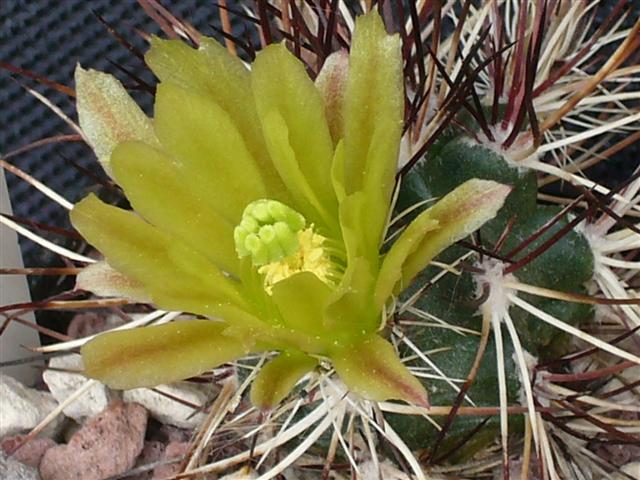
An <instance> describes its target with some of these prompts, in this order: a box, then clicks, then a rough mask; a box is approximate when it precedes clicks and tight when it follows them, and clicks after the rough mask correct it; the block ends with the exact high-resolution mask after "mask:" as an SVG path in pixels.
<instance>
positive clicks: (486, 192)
mask: <svg viewBox="0 0 640 480" xmlns="http://www.w3.org/2000/svg"><path fill="white" fill-rule="evenodd" d="M509 193H511V187H509V186H507V185H502V184H501V183H497V182H494V181H491V180H480V179H477V178H474V179H471V180H467V181H466V182H464V183H463V184H462V185H460V186H459V187H457V188H456V189H455V190H453V191H452V192H450V193H448V194H447V195H445V196H444V197H443V198H442V199H440V201H438V202H437V203H436V204H435V205H433V206H432V207H430V208H429V209H427V210H425V211H424V212H422V213H421V214H420V215H419V216H418V217H417V218H416V219H415V220H414V222H420V223H423V222H427V220H426V219H427V218H431V219H433V220H435V221H436V222H438V228H437V229H435V230H431V231H427V232H425V235H424V237H423V238H422V239H421V240H420V243H419V245H418V247H417V248H416V249H415V250H414V251H413V253H411V254H410V255H409V256H408V257H407V258H406V260H405V262H404V264H403V265H402V277H401V278H400V279H398V280H399V281H400V283H399V284H398V285H397V286H396V288H397V289H402V288H405V287H406V286H407V285H409V282H410V281H411V279H412V278H413V277H415V276H416V275H417V274H418V273H419V272H420V271H421V270H422V269H423V268H425V267H426V266H427V265H428V264H429V262H430V261H431V260H432V259H433V258H434V257H435V256H436V255H438V254H439V253H440V252H442V251H443V250H444V249H445V248H447V247H448V246H450V245H452V244H453V243H455V242H457V241H458V240H461V239H463V238H464V237H466V236H467V235H469V234H471V233H472V232H474V231H475V230H477V229H478V228H480V227H481V226H482V225H483V224H484V223H485V222H487V221H489V220H491V219H492V218H494V217H495V216H496V214H497V213H498V210H500V208H502V205H503V204H504V201H505V199H506V198H507V196H508V195H509ZM408 235H410V233H409V234H408ZM408 239H409V237H406V238H403V236H401V237H400V238H399V239H398V242H397V245H398V247H397V248H404V247H403V243H404V242H405V241H406V240H408ZM394 248H396V247H395V244H394V246H393V247H392V248H391V251H390V252H389V253H390V254H391V253H392V251H393V249H394ZM385 281H386V280H383V278H382V277H380V280H379V282H385ZM379 288H380V290H378V289H377V291H376V293H377V298H378V301H380V302H384V299H383V298H382V297H384V295H385V293H384V292H385V291H386V290H388V288H387V287H384V286H383V285H382V283H379Z"/></svg>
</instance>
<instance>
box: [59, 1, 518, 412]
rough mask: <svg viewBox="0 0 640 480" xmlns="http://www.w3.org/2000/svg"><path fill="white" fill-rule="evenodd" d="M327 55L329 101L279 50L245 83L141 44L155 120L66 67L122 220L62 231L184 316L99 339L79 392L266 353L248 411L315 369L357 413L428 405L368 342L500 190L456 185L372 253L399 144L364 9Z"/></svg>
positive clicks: (493, 205) (103, 208)
mask: <svg viewBox="0 0 640 480" xmlns="http://www.w3.org/2000/svg"><path fill="white" fill-rule="evenodd" d="M336 55H338V56H337V57H335V58H334V61H332V62H327V63H328V64H331V68H334V67H335V64H336V63H340V64H341V68H342V70H341V72H346V73H345V74H344V75H339V76H335V78H339V80H340V81H339V82H338V83H337V84H334V85H329V86H328V87H327V82H331V78H329V77H331V75H323V74H321V75H320V77H319V79H322V83H323V85H322V86H321V85H320V84H319V82H316V83H315V84H314V82H313V81H312V80H311V79H310V77H309V76H308V74H307V72H306V71H305V67H304V65H303V64H302V63H301V61H299V60H298V59H297V58H295V57H294V55H292V54H291V53H290V52H289V51H288V50H287V48H286V47H285V46H284V45H283V44H275V45H270V46H268V47H266V48H265V49H264V50H263V51H262V52H260V53H259V54H258V55H257V58H256V60H255V62H254V63H253V64H252V66H251V69H250V70H249V69H247V68H246V67H245V65H244V64H243V63H242V62H241V61H240V60H239V59H238V58H236V57H234V56H232V55H230V54H229V53H228V52H227V51H226V50H225V49H224V48H222V47H221V46H219V45H218V44H217V43H216V42H214V41H213V40H210V39H203V40H202V43H201V45H200V47H199V48H198V49H193V48H191V47H189V46H188V45H186V44H184V43H182V42H180V41H177V40H160V39H157V38H154V39H153V40H152V42H151V49H150V51H149V52H148V54H147V56H146V60H147V63H148V64H149V66H150V67H151V69H152V70H153V71H154V73H155V74H156V75H157V76H158V77H159V79H160V84H159V85H158V88H157V94H156V100H155V115H154V118H153V120H151V119H148V118H147V117H146V116H145V115H144V114H143V113H142V112H141V110H140V109H139V108H138V107H137V106H136V105H135V103H133V101H132V100H131V99H130V98H129V97H128V96H127V94H126V92H125V91H124V89H123V88H122V86H121V85H119V84H118V82H117V81H116V80H115V79H114V78H113V77H110V76H108V75H106V74H103V73H99V72H94V71H86V70H82V69H81V68H80V67H79V68H78V70H77V72H76V81H77V93H78V111H79V116H80V125H81V127H82V129H83V132H84V134H85V137H86V138H87V140H88V142H89V144H90V145H91V146H92V147H93V149H94V150H95V151H96V153H97V154H98V155H99V159H100V161H101V162H102V163H103V165H104V166H105V170H107V172H108V173H109V174H110V175H112V176H113V178H114V180H115V181H116V182H117V183H118V184H119V185H120V186H121V187H122V188H123V190H124V192H125V194H126V196H127V198H128V200H129V202H130V203H131V205H132V207H133V210H124V209H120V208H116V207H114V206H111V205H107V204H105V203H103V202H102V201H100V200H99V199H98V198H97V197H95V196H94V195H90V196H89V197H87V198H85V199H84V200H82V201H81V202H79V203H78V204H76V205H75V207H74V209H73V210H72V212H71V220H72V222H73V224H74V226H75V227H76V228H77V230H78V231H79V232H80V233H81V234H82V235H83V236H84V237H85V238H86V239H87V241H88V242H89V243H91V244H92V245H93V246H94V247H95V248H97V249H98V250H99V251H100V252H101V253H102V254H103V255H104V257H105V261H106V262H107V264H108V268H110V269H113V271H115V272H117V273H118V274H119V275H122V276H124V277H126V278H127V279H128V282H123V284H126V285H133V286H135V291H137V292H143V293H144V297H145V298H146V299H147V300H148V299H150V300H151V302H152V303H153V304H155V305H157V306H158V307H160V308H162V309H166V310H176V311H183V312H189V313H192V314H195V315H197V317H198V319H189V320H179V321H175V322H172V323H168V324H164V325H159V326H149V327H143V328H137V329H132V330H124V331H119V332H110V333H105V334H102V335H100V336H98V337H97V338H95V339H94V340H92V341H90V342H88V343H87V344H86V345H84V347H83V348H82V356H83V360H84V364H85V373H86V374H87V375H88V376H90V377H93V378H96V379H98V380H100V381H102V382H104V383H106V384H107V385H109V386H111V387H113V388H119V389H127V388H134V387H141V386H152V385H157V384H160V383H169V382H172V381H176V380H180V379H184V378H188V377H190V376H194V375H198V374H200V373H202V372H204V371H206V370H209V369H212V368H214V367H216V366H219V365H221V364H223V363H225V362H229V361H233V360H235V359H238V358H241V357H242V356H244V355H246V354H248V353H251V352H277V355H276V356H275V358H273V359H272V360H270V361H269V362H268V363H267V364H266V365H264V366H263V367H262V369H261V370H260V372H259V373H258V375H257V377H256V379H255V380H254V383H253V386H252V391H251V398H252V400H253V402H254V403H255V404H256V405H257V406H259V407H260V408H263V409H268V408H271V407H273V406H274V405H275V404H277V403H278V402H279V401H280V400H282V399H283V398H284V397H286V395H287V394H288V393H289V391H290V390H291V388H292V387H293V386H294V385H295V384H296V383H297V382H298V381H299V380H300V379H301V378H302V377H303V376H304V375H305V374H307V373H308V372H310V371H312V370H313V369H314V368H316V367H317V366H318V365H319V362H327V363H325V364H326V365H331V366H332V367H333V368H334V369H335V371H336V373H337V374H338V375H339V377H340V378H341V379H342V381H343V382H344V383H345V384H346V385H347V386H348V387H349V389H350V390H351V391H352V392H354V393H356V394H359V395H361V396H363V397H364V398H367V399H371V400H386V399H397V400H404V401H407V402H410V403H414V404H419V405H423V406H425V405H428V400H427V394H426V391H425V389H424V387H423V386H422V384H421V383H420V382H419V381H418V380H417V379H416V378H415V377H414V376H413V375H412V374H411V373H410V372H409V370H408V369H407V368H406V367H405V366H404V365H403V363H402V362H401V360H400V358H399V357H398V355H397V352H396V350H395V348H394V347H393V345H392V344H391V343H390V342H388V341H387V340H386V339H385V338H384V330H383V328H384V326H385V324H386V321H387V318H388V316H389V310H390V306H391V305H392V304H393V298H394V296H395V295H397V294H398V293H400V292H401V291H402V289H403V288H404V287H406V286H408V285H409V282H410V281H411V279H412V278H413V277H414V276H415V275H416V274H417V273H418V272H420V270H422V269H423V268H424V267H426V266H427V264H428V263H429V262H430V260H432V259H433V257H434V256H435V255H437V254H438V253H439V252H441V251H442V250H443V249H445V248H446V247H447V246H449V245H451V244H452V243H453V242H455V241H457V240H459V239H461V238H463V237H465V236H467V235H468V234H470V233H471V232H472V231H473V230H475V229H477V228H478V227H480V226H481V225H482V224H483V223H484V222H485V221H487V220H489V219H490V218H493V217H494V216H495V214H496V212H497V211H498V209H499V208H500V207H501V206H502V204H503V202H504V200H505V198H506V196H507V195H508V194H509V191H510V188H509V187H506V186H504V185H501V184H498V183H495V182H492V181H487V180H470V181H468V182H466V183H464V184H463V185H461V186H459V187H458V188H457V189H456V190H454V191H453V192H451V193H449V194H448V195H446V196H445V197H443V198H441V199H440V201H439V202H437V203H435V204H434V205H433V206H432V207H430V208H429V209H426V210H425V211H423V212H422V213H421V214H420V215H418V216H417V217H416V218H415V219H414V220H413V222H411V223H410V224H409V225H408V226H406V228H405V229H404V230H403V231H402V232H401V233H400V234H399V235H398V236H397V239H396V240H395V241H394V242H393V244H392V245H391V246H390V248H388V249H386V250H385V251H384V252H383V251H382V249H381V247H382V244H383V240H384V238H385V235H386V229H387V227H388V223H389V217H390V210H391V206H392V197H393V190H394V186H395V176H396V167H397V161H398V151H399V144H400V138H401V136H402V120H403V111H404V92H403V80H402V56H401V45H400V40H399V38H398V37H397V36H390V35H388V34H387V32H386V31H385V28H384V25H383V23H382V21H381V19H380V18H379V16H378V14H377V13H370V14H367V15H365V16H362V17H360V18H359V19H358V20H357V24H356V29H355V34H354V38H353V42H352V48H351V52H350V54H349V55H348V56H347V55H345V54H344V53H340V54H336ZM344 62H348V65H347V64H345V63H344ZM332 78H333V77H332ZM329 97H331V98H329ZM336 99H337V100H336ZM329 110H330V111H329ZM88 268H95V267H88ZM123 294H124V292H123ZM134 297H135V295H134Z"/></svg>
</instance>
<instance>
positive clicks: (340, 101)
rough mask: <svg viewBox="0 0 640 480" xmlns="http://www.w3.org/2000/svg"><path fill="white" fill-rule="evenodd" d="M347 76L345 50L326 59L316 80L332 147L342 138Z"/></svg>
mask: <svg viewBox="0 0 640 480" xmlns="http://www.w3.org/2000/svg"><path fill="white" fill-rule="evenodd" d="M348 75H349V54H348V53H347V52H346V51H345V50H340V51H338V52H334V53H332V54H331V55H329V56H328V57H327V59H326V60H325V62H324V65H322V70H320V73H319V74H318V77H317V78H316V81H315V84H316V88H317V89H318V90H319V91H320V94H321V95H322V99H323V100H324V113H325V116H326V117H327V124H328V125H329V131H330V132H331V138H333V143H334V145H335V144H337V143H338V142H339V141H340V139H342V138H343V137H344V95H345V90H346V86H347V78H348Z"/></svg>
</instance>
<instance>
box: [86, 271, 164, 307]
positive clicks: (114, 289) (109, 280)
mask: <svg viewBox="0 0 640 480" xmlns="http://www.w3.org/2000/svg"><path fill="white" fill-rule="evenodd" d="M75 288H76V290H84V291H87V292H91V293H93V294H94V295H98V296H99V297H121V298H127V299H129V300H133V301H134V302H139V303H150V302H151V298H150V297H149V294H148V293H147V292H145V291H144V288H143V286H142V285H141V284H140V283H139V282H136V281H135V280H133V279H131V278H129V277H127V276H126V275H123V274H122V273H120V272H118V271H117V270H114V269H113V268H111V266H109V264H108V263H107V262H104V261H102V262H96V263H91V264H89V265H87V266H86V267H84V268H83V269H82V271H81V272H80V273H78V276H77V277H76V286H75Z"/></svg>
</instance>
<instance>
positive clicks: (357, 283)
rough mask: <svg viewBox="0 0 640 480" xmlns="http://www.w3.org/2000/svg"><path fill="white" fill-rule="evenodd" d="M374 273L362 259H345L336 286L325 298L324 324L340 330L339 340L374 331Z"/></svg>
mask: <svg viewBox="0 0 640 480" xmlns="http://www.w3.org/2000/svg"><path fill="white" fill-rule="evenodd" d="M374 286H375V277H374V272H373V271H372V269H371V265H370V264H369V262H367V261H366V260H365V259H364V258H362V257H358V258H355V259H352V260H351V261H350V262H349V266H348V267H347V270H346V271H345V273H344V276H343V278H342V281H341V282H340V285H338V288H336V289H335V290H334V292H333V293H332V295H331V297H330V298H329V301H328V306H327V308H326V312H325V317H324V324H325V327H326V328H327V329H328V330H330V331H340V332H343V340H346V341H349V340H351V339H352V338H353V337H354V336H361V335H362V334H363V333H372V332H375V331H377V330H378V328H379V326H380V322H381V311H380V309H376V308H375V305H374V304H373V288H374Z"/></svg>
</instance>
